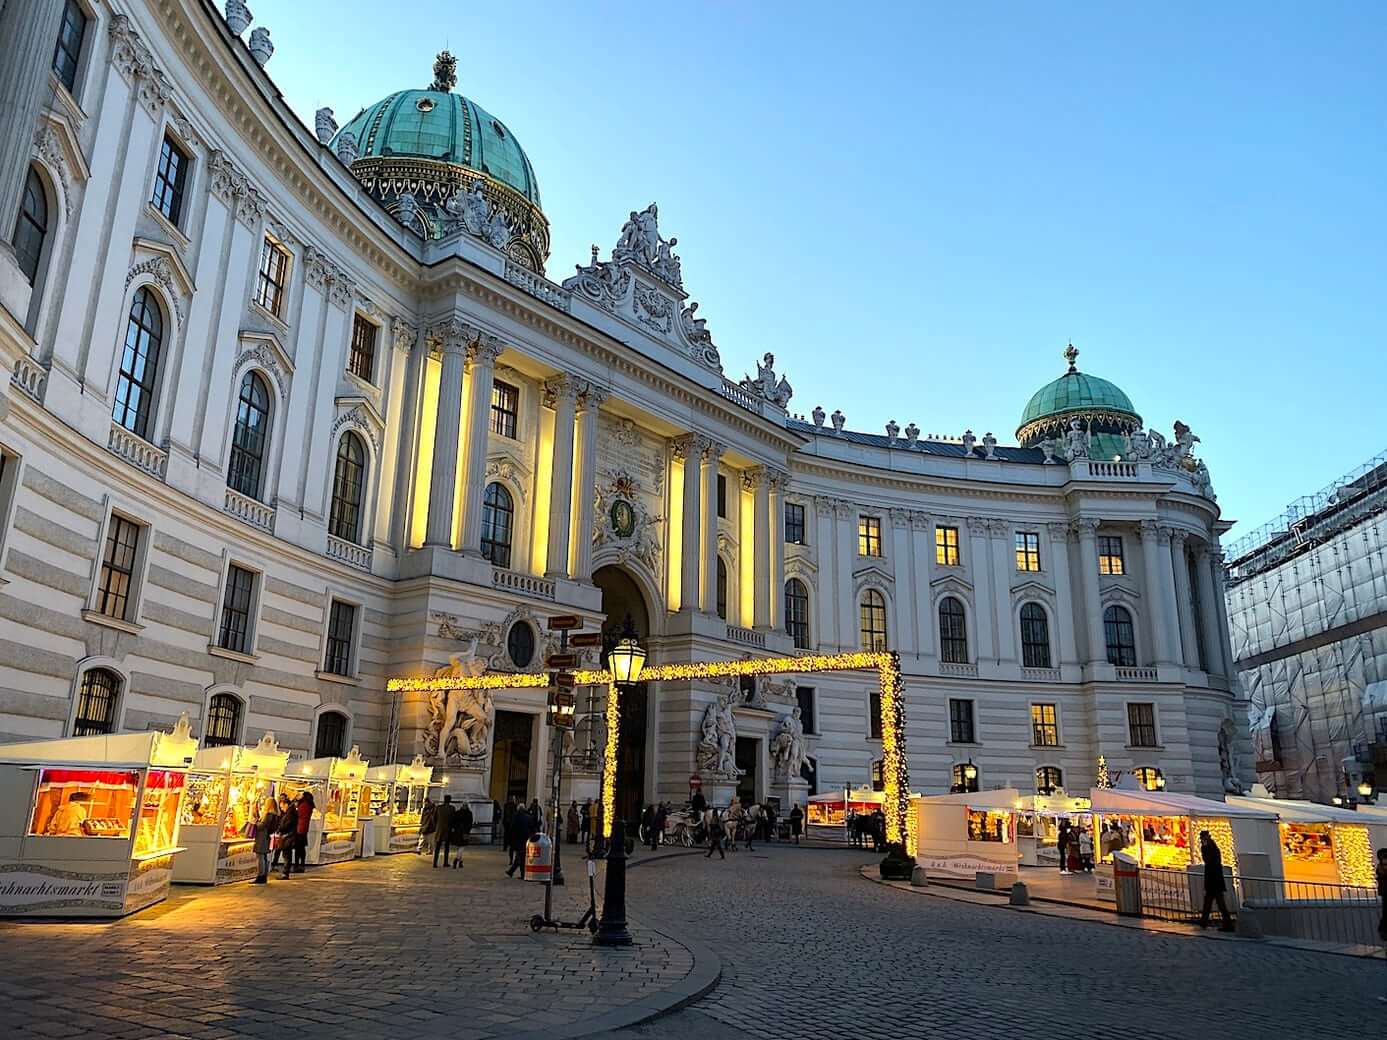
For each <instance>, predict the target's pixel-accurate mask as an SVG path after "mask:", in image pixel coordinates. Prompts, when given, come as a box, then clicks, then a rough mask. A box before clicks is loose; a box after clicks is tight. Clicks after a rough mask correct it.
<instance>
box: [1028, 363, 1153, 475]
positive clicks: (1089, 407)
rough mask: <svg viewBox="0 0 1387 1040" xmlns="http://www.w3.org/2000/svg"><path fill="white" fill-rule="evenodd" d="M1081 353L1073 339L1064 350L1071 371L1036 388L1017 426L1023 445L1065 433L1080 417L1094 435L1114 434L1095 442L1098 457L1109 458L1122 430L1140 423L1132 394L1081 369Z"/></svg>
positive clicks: (1037, 442) (1097, 436)
mask: <svg viewBox="0 0 1387 1040" xmlns="http://www.w3.org/2000/svg"><path fill="white" fill-rule="evenodd" d="M1078 357H1079V352H1078V351H1077V350H1075V349H1074V345H1073V344H1072V343H1071V344H1070V345H1069V346H1068V348H1066V349H1065V351H1064V358H1065V360H1066V361H1068V362H1069V371H1068V372H1066V373H1065V374H1064V375H1062V376H1060V377H1059V378H1058V379H1056V380H1055V381H1054V382H1051V383H1047V384H1046V385H1045V386H1043V387H1041V388H1040V389H1039V390H1037V391H1036V392H1035V393H1034V394H1033V395H1032V396H1031V399H1030V401H1029V402H1028V403H1027V404H1026V410H1025V411H1024V412H1022V413H1021V425H1020V426H1019V427H1018V428H1017V430H1016V437H1017V441H1018V442H1019V443H1020V444H1021V445H1022V446H1023V447H1028V448H1029V447H1034V446H1035V445H1036V444H1039V443H1040V442H1041V441H1043V440H1046V439H1049V438H1060V437H1062V436H1063V435H1064V432H1065V431H1066V430H1068V429H1069V424H1070V423H1071V422H1072V421H1073V420H1074V419H1078V420H1079V421H1080V422H1081V423H1082V424H1083V429H1085V430H1087V431H1088V432H1089V433H1090V434H1091V435H1093V436H1094V437H1095V438H1099V437H1100V435H1105V434H1111V435H1113V437H1112V438H1104V439H1102V440H1101V442H1099V443H1097V444H1096V445H1095V448H1096V449H1097V450H1095V457H1097V458H1108V457H1111V456H1112V455H1113V454H1115V453H1116V452H1115V451H1113V450H1112V449H1114V448H1115V447H1116V446H1117V445H1118V444H1119V443H1120V441H1121V435H1122V434H1124V433H1131V432H1132V431H1134V430H1137V429H1139V428H1140V427H1141V416H1140V415H1138V414H1137V410H1136V409H1135V408H1134V407H1132V401H1131V398H1129V397H1128V396H1127V395H1126V394H1125V393H1123V392H1122V391H1121V390H1120V389H1118V387H1116V386H1114V385H1113V384H1112V383H1110V382H1108V381H1107V380H1106V379H1100V378H1098V377H1097V376H1091V375H1088V374H1087V373H1084V372H1080V371H1079V370H1078V368H1077V367H1076V366H1075V361H1076V360H1077V359H1078ZM1109 439H1111V440H1112V443H1111V444H1109V443H1108V440H1109Z"/></svg>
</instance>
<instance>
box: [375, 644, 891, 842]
mask: <svg viewBox="0 0 1387 1040" xmlns="http://www.w3.org/2000/svg"><path fill="white" fill-rule="evenodd" d="M848 671H875V672H876V673H877V681H878V684H879V688H880V692H881V758H882V762H881V773H882V786H883V788H884V790H883V805H882V812H883V813H884V814H885V816H886V840H887V841H888V842H890V843H893V844H896V843H902V842H905V841H906V840H907V820H908V818H909V816H910V769H909V766H908V764H907V762H906V753H905V680H904V678H903V677H902V676H901V665H900V657H899V656H898V655H897V654H896V652H895V651H893V650H891V651H887V650H860V651H855V652H852V653H844V654H806V655H804V656H803V657H761V658H753V659H748V660H741V661H695V662H689V663H687V664H662V665H647V666H646V667H645V668H643V669H642V670H641V673H640V680H639V681H640V682H690V681H693V680H696V679H721V678H740V677H741V676H744V675H753V676H754V675H779V674H784V673H787V672H791V673H810V672H848ZM573 680H574V685H575V686H606V687H607V744H606V749H605V754H604V758H603V768H602V832H603V835H604V836H607V837H610V836H611V827H612V819H613V817H614V815H615V812H616V775H617V733H618V732H619V723H620V718H621V705H620V690H619V688H618V686H617V684H616V682H615V681H614V677H613V676H612V673H611V672H608V671H603V670H590V669H589V670H578V671H575V672H574V673H573ZM548 685H549V676H548V675H546V674H545V673H543V672H540V673H535V674H528V675H513V674H509V673H492V674H488V675H479V676H443V677H439V678H420V679H390V680H389V681H388V682H387V683H386V689H387V690H389V691H390V692H392V693H430V692H433V691H435V690H506V689H511V690H526V689H530V690H532V689H543V688H545V687H547V686H548Z"/></svg>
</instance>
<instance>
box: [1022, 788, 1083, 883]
mask: <svg viewBox="0 0 1387 1040" xmlns="http://www.w3.org/2000/svg"><path fill="white" fill-rule="evenodd" d="M1015 807H1016V841H1017V845H1018V846H1019V847H1020V850H1021V862H1022V863H1023V864H1025V865H1026V866H1030V867H1034V866H1058V865H1059V833H1060V824H1061V823H1063V822H1064V821H1066V820H1068V821H1069V825H1070V827H1072V828H1074V829H1076V830H1077V829H1078V828H1080V827H1082V828H1083V829H1084V830H1087V831H1088V832H1089V833H1090V834H1092V833H1093V812H1092V804H1091V802H1090V801H1089V799H1087V798H1081V797H1077V796H1073V795H1068V794H1065V793H1064V792H1062V791H1057V792H1055V793H1053V794H1033V795H1021V796H1020V797H1019V798H1017V799H1016V803H1015ZM1093 846H1094V850H1095V855H1096V853H1097V848H1098V838H1097V836H1096V835H1094V840H1093Z"/></svg>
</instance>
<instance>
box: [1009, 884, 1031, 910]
mask: <svg viewBox="0 0 1387 1040" xmlns="http://www.w3.org/2000/svg"><path fill="white" fill-rule="evenodd" d="M1010 902H1011V905H1012V906H1030V905H1031V893H1030V890H1029V889H1027V888H1026V883H1025V882H1024V881H1018V882H1016V884H1014V885H1012V886H1011V899H1010Z"/></svg>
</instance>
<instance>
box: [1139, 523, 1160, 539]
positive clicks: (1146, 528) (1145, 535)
mask: <svg viewBox="0 0 1387 1040" xmlns="http://www.w3.org/2000/svg"><path fill="white" fill-rule="evenodd" d="M1158 526H1159V525H1158V524H1157V523H1156V521H1154V520H1143V521H1141V523H1139V524H1138V525H1137V528H1138V529H1139V530H1140V531H1141V540H1142V541H1143V542H1149V541H1151V540H1152V539H1153V538H1155V537H1156V534H1157V527H1158Z"/></svg>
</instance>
